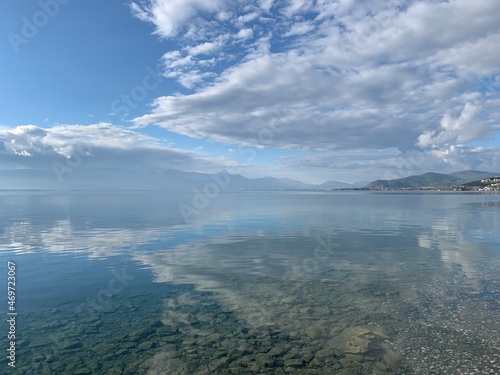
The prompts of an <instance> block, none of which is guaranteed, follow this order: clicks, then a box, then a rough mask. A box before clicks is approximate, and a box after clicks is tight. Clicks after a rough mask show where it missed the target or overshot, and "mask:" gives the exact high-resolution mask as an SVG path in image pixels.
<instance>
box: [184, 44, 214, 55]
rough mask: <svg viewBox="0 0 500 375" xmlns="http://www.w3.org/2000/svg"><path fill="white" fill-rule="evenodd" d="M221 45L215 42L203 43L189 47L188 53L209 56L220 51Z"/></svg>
mask: <svg viewBox="0 0 500 375" xmlns="http://www.w3.org/2000/svg"><path fill="white" fill-rule="evenodd" d="M219 48H220V45H219V44H217V43H214V42H206V43H201V44H198V45H196V46H192V47H188V48H187V51H188V53H189V54H190V55H207V54H210V53H212V52H214V51H215V50H217V49H219Z"/></svg>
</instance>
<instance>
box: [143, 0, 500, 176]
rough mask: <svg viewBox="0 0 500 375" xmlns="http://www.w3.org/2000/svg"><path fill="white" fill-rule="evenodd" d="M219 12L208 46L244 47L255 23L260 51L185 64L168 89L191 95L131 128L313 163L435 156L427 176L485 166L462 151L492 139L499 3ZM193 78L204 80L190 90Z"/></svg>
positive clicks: (297, 3)
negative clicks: (351, 155) (296, 155)
mask: <svg viewBox="0 0 500 375" xmlns="http://www.w3.org/2000/svg"><path fill="white" fill-rule="evenodd" d="M222 8H224V9H222ZM222 8H221V9H219V12H225V13H224V15H225V16H224V17H223V19H224V21H221V22H217V23H214V22H211V20H210V17H209V16H208V17H206V18H205V19H204V23H203V33H204V35H216V34H217V33H218V34H221V33H222V34H224V35H235V34H234V29H233V28H234V26H236V27H238V29H239V30H238V35H240V36H244V35H245V34H246V33H249V31H246V30H250V29H245V28H243V24H244V23H245V22H249V21H251V22H252V31H253V34H254V35H251V36H252V37H255V38H256V40H255V41H253V42H252V43H248V42H245V40H244V38H242V39H241V40H239V39H238V38H227V39H225V40H224V43H222V44H221V49H219V50H217V51H214V52H213V55H212V56H210V55H209V57H212V58H213V59H214V63H213V64H212V65H206V66H201V65H200V64H198V63H196V65H194V66H192V65H189V64H186V65H185V66H184V67H183V70H182V74H177V75H172V77H174V78H176V79H177V80H178V81H179V82H181V83H182V82H184V84H185V86H186V87H189V88H191V89H194V90H193V91H192V92H190V93H187V94H176V95H166V96H163V97H160V98H157V99H156V100H155V101H154V103H153V104H154V106H153V110H152V111H151V113H149V114H146V115H144V116H140V117H138V118H137V119H135V122H136V123H137V124H138V125H141V126H142V125H146V124H156V125H158V126H161V127H164V128H166V129H168V130H170V131H173V132H176V133H179V134H183V135H186V136H189V137H198V138H204V139H211V140H214V141H217V142H223V143H228V144H241V145H247V146H256V147H271V148H279V149H293V150H302V151H314V152H318V153H320V154H318V155H319V156H318V157H320V158H322V157H323V156H324V153H325V152H326V153H329V152H337V151H340V150H343V151H344V152H348V151H350V150H371V151H376V150H379V151H380V150H382V151H383V150H386V149H389V148H390V149H394V150H396V151H397V152H401V153H403V154H404V153H407V152H412V151H414V150H418V149H419V148H420V147H423V148H428V147H433V148H432V150H430V149H429V150H427V151H425V152H426V160H427V164H426V165H425V167H434V168H437V169H439V168H445V167H448V168H450V167H452V166H453V163H456V165H465V163H467V162H468V163H469V165H472V164H475V165H477V164H479V165H487V164H488V163H487V162H486V161H485V160H483V159H482V158H481V157H480V153H479V152H477V148H476V147H474V146H470V145H468V144H469V143H470V142H474V141H481V140H488V139H489V138H490V137H491V136H492V135H493V133H494V132H495V131H497V130H498V129H499V128H500V126H499V121H500V111H499V109H498V108H500V107H499V106H498V104H499V99H498V88H496V86H495V84H496V83H495V82H496V80H497V78H496V77H498V76H499V75H500V67H499V66H498V64H497V57H496V52H495V51H496V46H497V45H498V44H499V43H500V23H499V22H498V17H497V14H499V13H500V3H498V2H497V1H495V0H480V1H475V2H470V1H468V0H454V1H447V2H436V1H432V0H423V1H418V2H407V1H403V0H393V1H390V2H386V1H381V0H380V1H379V0H377V1H369V2H368V1H362V2H354V1H350V0H349V1H336V2H332V1H327V0H324V1H316V2H312V1H307V0H289V1H283V2H272V1H259V2H257V3H256V4H254V2H252V1H245V0H242V1H238V2H235V3H231V4H229V3H226V4H225V5H224V7H222ZM220 14H221V13H219V19H221V18H220V17H221V16H220ZM257 14H260V16H257ZM250 15H251V16H250ZM152 22H153V21H152ZM154 22H156V21H154ZM200 25H201V23H200ZM457 25H460V26H457ZM157 27H159V26H158V25H157ZM183 41H184V39H179V40H178V42H179V43H183ZM204 43H210V41H209V40H207V41H203V43H202V44H201V45H204ZM231 43H236V44H231ZM245 43H246V44H245ZM230 50H231V54H229V53H228V51H230ZM235 51H237V52H235ZM225 53H227V54H228V55H224V54H225ZM178 58H179V59H185V58H186V57H185V56H179V57H178ZM182 61H183V60H182ZM219 62H224V63H223V64H222V63H221V65H217V67H218V69H214V67H215V66H216V64H218V63H219ZM189 73H191V74H193V76H194V77H197V76H198V75H202V74H203V73H208V74H209V75H205V76H202V78H200V79H198V80H195V81H192V82H191V83H189V82H187V81H186V79H185V78H184V77H185V76H186V75H187V74H189ZM193 82H194V83H193ZM481 82H486V83H488V82H494V85H493V88H492V87H491V85H490V87H489V89H487V88H485V85H483V86H482V85H481V84H480V83H481ZM188 84H190V86H188ZM277 114H279V115H277ZM273 124H280V126H279V131H278V130H276V129H274V128H273ZM266 132H267V133H270V134H268V135H267V136H265V137H264V136H259V134H261V135H262V134H264V133H266ZM452 146H454V147H455V149H454V151H451V150H452V148H451V147H452ZM494 150H495V148H492V149H490V151H488V152H489V153H490V154H491V153H494ZM450 155H454V156H453V157H451V156H450ZM397 159H398V158H397V157H396V160H397ZM366 160H369V158H368V159H366ZM474 160H476V161H477V162H474ZM361 164H362V163H361ZM361 164H359V165H361ZM359 165H358V166H359ZM350 167H352V168H356V167H357V166H353V165H351V166H350ZM423 167H424V166H423Z"/></svg>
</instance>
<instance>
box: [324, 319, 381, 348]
mask: <svg viewBox="0 0 500 375" xmlns="http://www.w3.org/2000/svg"><path fill="white" fill-rule="evenodd" d="M387 339H388V336H387V335H386V333H385V331H384V329H383V328H382V327H380V326H377V325H374V324H373V325H371V324H370V325H365V326H355V327H350V328H347V329H345V330H344V331H342V333H341V334H339V335H338V336H335V337H334V338H333V339H331V340H330V341H329V344H330V345H331V346H333V347H334V348H335V349H336V350H338V351H340V352H342V353H349V354H365V353H367V352H369V351H370V350H376V349H382V347H381V346H380V344H381V343H382V342H383V341H384V340H387Z"/></svg>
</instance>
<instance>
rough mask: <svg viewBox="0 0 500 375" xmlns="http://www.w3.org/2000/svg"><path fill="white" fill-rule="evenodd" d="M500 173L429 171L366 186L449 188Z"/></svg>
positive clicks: (370, 188)
mask: <svg viewBox="0 0 500 375" xmlns="http://www.w3.org/2000/svg"><path fill="white" fill-rule="evenodd" d="M495 175H498V173H491V172H484V171H475V170H467V171H460V172H453V173H449V174H442V173H434V172H428V173H424V174H421V175H414V176H408V177H404V178H397V179H394V180H376V181H372V182H370V183H369V184H368V185H366V186H365V187H364V189H369V190H382V189H384V190H385V189H416V188H423V187H434V188H439V187H443V188H445V187H446V188H448V187H453V186H459V185H462V184H466V183H468V182H472V181H477V180H481V179H483V178H488V177H494V176H495Z"/></svg>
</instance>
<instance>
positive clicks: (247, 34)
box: [236, 29, 253, 39]
mask: <svg viewBox="0 0 500 375" xmlns="http://www.w3.org/2000/svg"><path fill="white" fill-rule="evenodd" d="M252 37H253V30H252V29H241V30H240V31H238V34H236V38H238V39H250V38H252Z"/></svg>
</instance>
